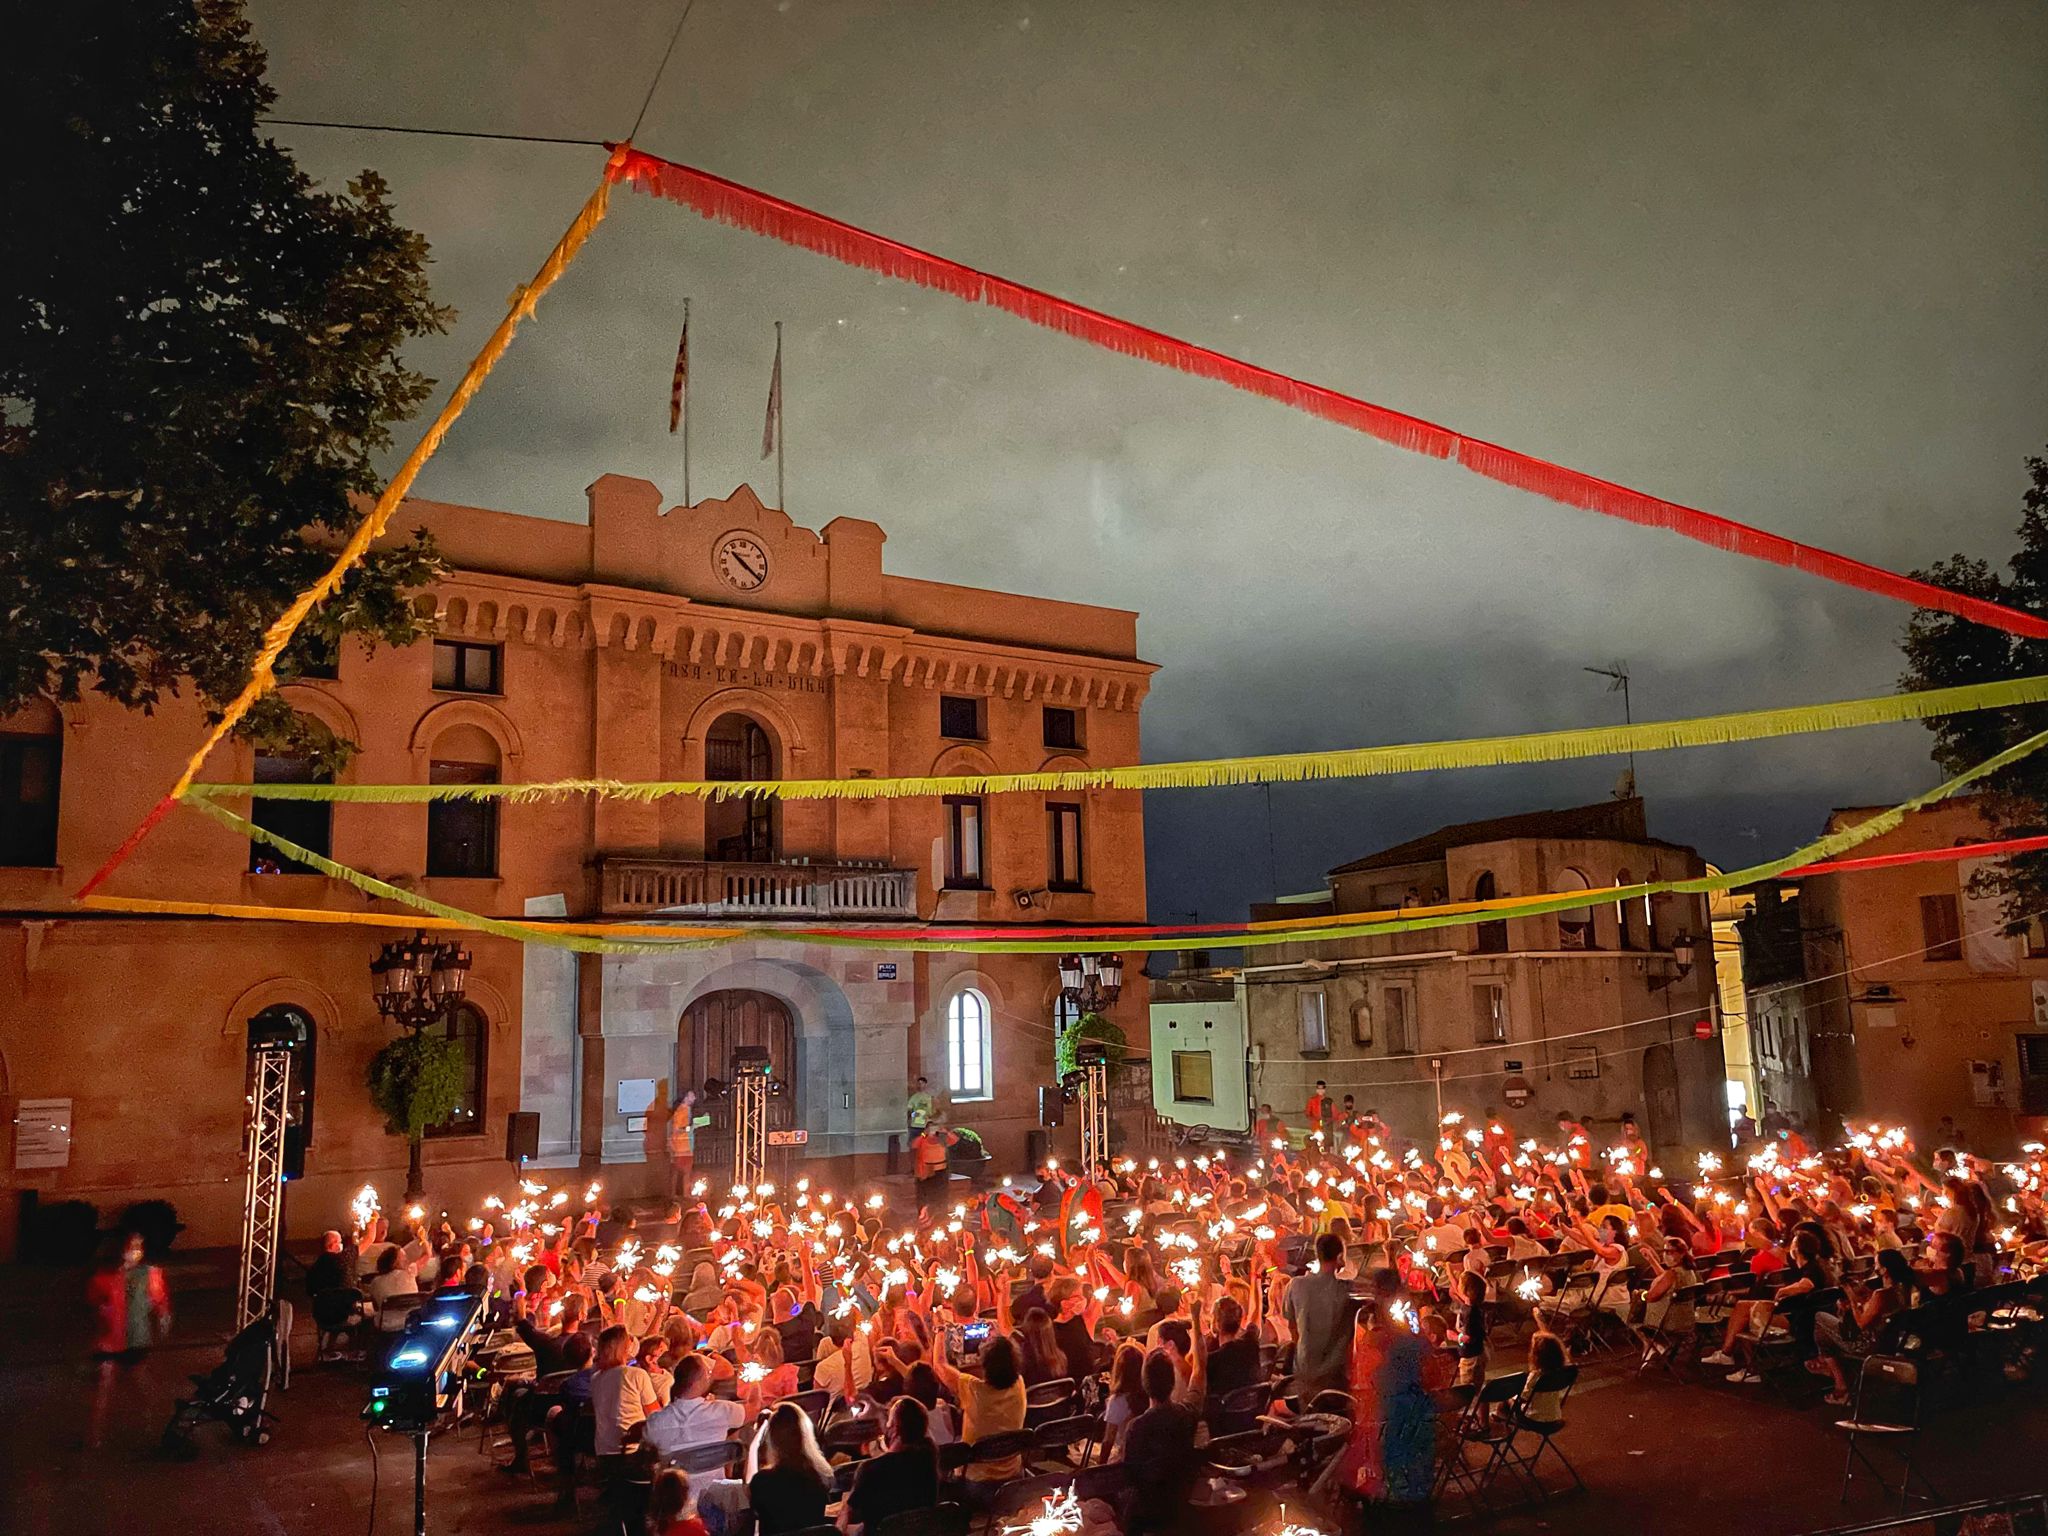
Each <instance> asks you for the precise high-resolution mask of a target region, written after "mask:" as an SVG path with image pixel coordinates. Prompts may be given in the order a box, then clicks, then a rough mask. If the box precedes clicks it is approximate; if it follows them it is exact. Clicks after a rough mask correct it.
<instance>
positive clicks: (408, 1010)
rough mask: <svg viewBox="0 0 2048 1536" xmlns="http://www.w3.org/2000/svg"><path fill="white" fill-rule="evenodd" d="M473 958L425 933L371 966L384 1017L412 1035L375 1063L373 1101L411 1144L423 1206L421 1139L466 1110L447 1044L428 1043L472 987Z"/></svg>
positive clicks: (385, 951)
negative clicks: (461, 1106)
mask: <svg viewBox="0 0 2048 1536" xmlns="http://www.w3.org/2000/svg"><path fill="white" fill-rule="evenodd" d="M470 959H471V957H470V953H469V951H468V950H466V949H464V948H463V947H462V946H461V945H460V944H457V943H454V942H452V941H451V942H448V943H437V942H433V941H430V940H429V939H428V938H427V936H426V934H425V933H415V934H414V935H413V936H412V937H411V938H409V939H399V940H397V941H396V942H394V943H391V944H386V945H385V946H384V947H383V948H382V949H380V950H378V951H377V958H376V959H374V960H372V961H371V962H370V990H371V995H372V997H374V998H375V1000H376V1003H377V1012H378V1013H379V1014H381V1015H383V1016H384V1017H385V1018H387V1019H389V1020H390V1021H391V1022H392V1023H394V1024H396V1025H397V1026H398V1027H399V1028H400V1029H402V1030H404V1031H405V1034H404V1035H403V1037H401V1038H400V1039H397V1040H393V1041H391V1042H389V1043H388V1044H386V1045H385V1047H384V1048H383V1049H382V1050H381V1051H379V1052H378V1053H377V1056H376V1059H375V1060H374V1061H373V1062H372V1063H371V1076H370V1086H371V1097H372V1099H373V1100H374V1101H375V1103H376V1105H377V1107H378V1108H379V1109H380V1110H382V1111H383V1112H384V1116H385V1118H386V1120H387V1121H388V1122H389V1123H390V1129H391V1130H392V1131H393V1132H394V1133H396V1134H401V1135H403V1136H404V1137H405V1142H406V1173H405V1197H406V1199H407V1201H408V1202H414V1201H417V1200H418V1199H419V1197H420V1195H421V1193H422V1185H423V1183H424V1179H423V1177H422V1172H421V1166H420V1165H421V1154H420V1146H421V1138H422V1137H423V1136H424V1135H425V1134H426V1130H427V1128H428V1127H429V1126H432V1125H435V1124H437V1123H439V1122H440V1121H442V1120H443V1119H445V1118H446V1117H447V1116H448V1115H449V1114H450V1113H452V1112H453V1110H454V1109H455V1108H456V1106H457V1105H458V1104H459V1103H460V1102H461V1099H460V1096H459V1094H460V1089H459V1086H458V1085H457V1084H456V1083H455V1082H453V1081H452V1080H451V1076H452V1068H451V1064H450V1062H449V1060H448V1055H447V1053H448V1052H450V1051H453V1050H454V1046H453V1045H452V1044H451V1043H450V1042H447V1041H442V1040H430V1039H428V1038H426V1030H427V1028H428V1027H429V1026H430V1025H433V1024H437V1023H439V1022H440V1021H441V1020H442V1019H444V1018H447V1017H449V1016H450V1015H451V1014H452V1013H453V1011H454V1010H455V1008H456V1006H457V1005H458V1004H460V1003H461V1001H462V998H463V994H464V992H465V991H466V990H467V988H468V984H469V967H470Z"/></svg>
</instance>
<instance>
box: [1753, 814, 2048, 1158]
mask: <svg viewBox="0 0 2048 1536" xmlns="http://www.w3.org/2000/svg"><path fill="white" fill-rule="evenodd" d="M1874 814H1876V812H1875V811H1874V810H1870V809H1853V810H1839V811H1836V812H1835V813H1834V814H1833V815H1831V816H1830V817H1829V818H1828V823H1827V830H1828V831H1829V832H1836V831H1840V830H1842V829H1843V828H1845V827H1850V826H1854V825H1855V824H1856V823H1858V822H1860V821H1862V820H1864V819H1866V818H1867V817H1869V816H1872V815H1874ZM1995 835H1996V834H1994V833H1993V831H1992V830H1991V827H1990V824H1989V823H1988V822H1987V821H1986V820H1985V819H1984V816H1983V813H1982V810H1981V809H1980V807H1979V804H1978V802H1977V801H1976V800H1975V799H1973V798H1971V797H1967V796H1965V797H1958V798H1956V799H1954V800H1949V801H1946V802H1944V803H1942V804H1940V805H1935V806H1930V807H1928V808H1927V809H1926V810H1922V811H1915V812H1914V813H1913V814H1912V815H1911V816H1909V817H1907V818H1906V821H1905V823H1904V824H1903V825H1901V826H1899V827H1897V828H1895V829H1894V830H1892V831H1890V832H1887V833H1885V834H1884V835H1882V836H1880V837H1876V838H1873V839H1871V841H1869V842H1868V843H1865V844H1863V845H1862V846H1861V847H1859V848H1857V849H1856V850H1855V854H1854V855H1853V856H1855V857H1861V856H1865V855H1882V854H1891V853H1903V852H1909V851H1912V850H1916V849H1925V848H1940V847H1952V846H1954V845H1956V844H1960V843H1975V842H1983V841H1986V840H1988V839H1990V838H1992V837H1993V836H1995ZM1978 868H1979V863H1978V861H1975V860H1954V859H1948V860H1937V861H1932V862H1928V863H1919V864H1898V865H1892V866H1890V867H1887V868H1880V869H1869V870H1858V871H1855V872H1852V873H1845V874H1834V875H1815V876H1811V877H1809V878H1807V879H1804V880H1800V881H1797V882H1792V881H1785V882H1780V883H1779V884H1778V885H1777V886H1776V887H1774V888H1772V889H1770V890H1768V891H1765V892H1762V893H1760V894H1759V897H1758V900H1757V904H1756V910H1755V912H1754V913H1753V914H1752V915H1751V916H1750V917H1748V918H1745V919H1744V921H1743V924H1742V928H1743V941H1744V948H1745V951H1746V952H1748V953H1750V954H1754V955H1758V956H1761V957H1765V964H1763V965H1762V966H1760V967H1758V968H1756V969H1755V972H1754V975H1753V979H1752V991H1751V994H1750V1013H1751V1017H1752V1019H1762V1018H1764V1017H1765V1016H1767V1015H1768V1016H1769V1018H1770V1020H1771V1023H1770V1033H1769V1038H1768V1039H1767V1041H1766V1042H1765V1043H1764V1046H1763V1047H1762V1049H1764V1050H1766V1051H1769V1052H1772V1053H1774V1054H1775V1055H1776V1056H1777V1057H1778V1058H1779V1061H1780V1064H1781V1067H1782V1070H1781V1072H1780V1073H1779V1074H1777V1080H1776V1081H1767V1082H1766V1084H1765V1088H1764V1092H1765V1098H1766V1100H1767V1105H1766V1107H1767V1108H1770V1109H1775V1110H1780V1111H1783V1112H1785V1113H1788V1114H1791V1115H1793V1116H1796V1117H1797V1118H1799V1119H1800V1120H1802V1121H1803V1122H1804V1123H1806V1124H1808V1125H1809V1126H1811V1127H1813V1128H1814V1129H1816V1130H1818V1131H1820V1132H1821V1133H1822V1134H1823V1135H1824V1136H1831V1135H1832V1134H1833V1132H1834V1128H1835V1126H1836V1125H1837V1124H1838V1123H1839V1122H1840V1121H1841V1120H1842V1119H1843V1118H1845V1117H1846V1118H1849V1119H1852V1120H1863V1121H1867V1120H1878V1121H1882V1122H1884V1123H1886V1124H1901V1125H1904V1126H1906V1127H1908V1129H1909V1130H1910V1131H1911V1132H1912V1134H1913V1137H1914V1139H1915V1140H1916V1141H1917V1142H1918V1143H1919V1144H1920V1145H1921V1146H1922V1147H1932V1146H1935V1145H1939V1144H1940V1142H1941V1140H1942V1139H1943V1136H1942V1130H1941V1121H1942V1119H1943V1118H1944V1117H1950V1118H1952V1119H1953V1120H1954V1122H1955V1124H1956V1126H1957V1127H1958V1128H1959V1129H1960V1130H1961V1132H1962V1133H1963V1135H1964V1137H1965V1138H1966V1139H1967V1140H1968V1141H1969V1142H1970V1145H1971V1146H1972V1148H1973V1149H1974V1150H1976V1151H1978V1152H1980V1153H1985V1154H1987V1155H1994V1156H2008V1157H2009V1156H2011V1155H2012V1154H2013V1153H2014V1152H2015V1150H2016V1149H2017V1147H2018V1146H2019V1144H2020V1143H2021V1142H2024V1141H2028V1140H2040V1139H2041V1138H2042V1137H2043V1136H2044V1134H2048V925H2044V923H2043V921H2042V919H2041V918H2040V917H2039V916H2036V917H2035V918H2034V919H2033V920H2032V921H2031V922H2030V923H2028V924H2027V925H2025V927H2024V928H2023V930H2022V931H2021V932H2019V933H2011V934H2009V933H2006V932H2005V931H2004V928H2005V924H2004V914H2003V910H2002V909H2003V900H2002V898H1999V897H1997V896H1991V897H1988V898H1982V897H1979V896H1976V895H1973V894H1972V893H1971V891H1970V889H1969V885H1970V877H1971V876H1972V875H1973V874H1975V873H1976V872H1977V870H1978ZM1753 1027H1755V1026H1753ZM1802 1067H1804V1068H1806V1069H1807V1070H1806V1072H1805V1073H1802V1072H1801V1071H1800V1069H1801V1068H1802ZM1802 1078H1805V1079H1806V1080H1802Z"/></svg>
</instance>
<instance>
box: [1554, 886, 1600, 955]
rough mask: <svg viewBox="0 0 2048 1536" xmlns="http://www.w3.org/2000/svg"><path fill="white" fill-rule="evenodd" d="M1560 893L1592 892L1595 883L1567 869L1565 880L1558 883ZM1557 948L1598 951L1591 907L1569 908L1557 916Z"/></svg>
mask: <svg viewBox="0 0 2048 1536" xmlns="http://www.w3.org/2000/svg"><path fill="white" fill-rule="evenodd" d="M1557 887H1558V889H1559V890H1560V891H1590V890H1591V889H1592V888H1593V882H1592V881H1590V880H1588V879H1587V878H1586V877H1585V876H1584V875H1583V874H1581V873H1580V872H1579V871H1578V870H1576V869H1567V870H1566V871H1565V872H1564V878H1563V879H1561V880H1559V881H1558V882H1557ZM1557 947H1558V948H1559V949H1598V948H1599V947H1600V946H1599V944H1598V943H1597V942H1596V941H1595V940H1594V938H1593V909H1592V908H1591V907H1568V908H1566V909H1565V910H1564V911H1562V912H1560V913H1558V914H1557Z"/></svg>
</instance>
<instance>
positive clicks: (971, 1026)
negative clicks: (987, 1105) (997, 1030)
mask: <svg viewBox="0 0 2048 1536" xmlns="http://www.w3.org/2000/svg"><path fill="white" fill-rule="evenodd" d="M989 1048H990V1041H989V1028H988V999H987V998H985V997H983V996H982V995H981V994H980V993H979V992H977V991H975V990H974V988H972V987H962V988H961V989H960V990H959V991H958V992H955V993H954V994H953V996H952V999H951V1000H950V1001H949V1002H948V1003H947V1004H946V1092H947V1095H948V1096H949V1097H950V1098H952V1099H954V1100H956V1101H957V1100H960V1099H989V1098H994V1097H995V1072H994V1069H993V1064H992V1063H991V1062H990V1060H989Z"/></svg>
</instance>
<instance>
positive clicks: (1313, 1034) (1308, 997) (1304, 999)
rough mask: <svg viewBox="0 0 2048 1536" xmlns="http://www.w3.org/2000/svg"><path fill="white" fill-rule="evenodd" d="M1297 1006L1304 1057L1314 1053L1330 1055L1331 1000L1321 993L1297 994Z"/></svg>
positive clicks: (1306, 992)
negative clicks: (1329, 1009)
mask: <svg viewBox="0 0 2048 1536" xmlns="http://www.w3.org/2000/svg"><path fill="white" fill-rule="evenodd" d="M1295 999H1296V1002H1295V1006H1296V1007H1297V1008H1298V1009H1299V1010H1300V1019H1301V1050H1302V1054H1303V1055H1307V1054H1308V1053H1309V1052H1311V1051H1314V1052H1316V1053H1317V1054H1319V1055H1323V1056H1327V1055H1329V1054H1330V1016H1329V1013H1328V1011H1327V1009H1328V1006H1329V1000H1328V999H1327V998H1325V997H1324V996H1323V994H1322V993H1321V992H1320V991H1315V992H1310V991H1302V992H1298V993H1296V994H1295Z"/></svg>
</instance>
